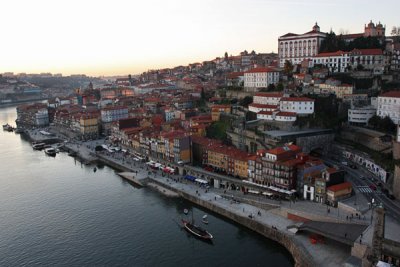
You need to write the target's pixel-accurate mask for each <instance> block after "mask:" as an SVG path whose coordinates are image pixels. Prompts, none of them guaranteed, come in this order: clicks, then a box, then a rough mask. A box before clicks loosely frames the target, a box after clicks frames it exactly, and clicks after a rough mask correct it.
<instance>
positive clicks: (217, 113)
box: [211, 105, 231, 121]
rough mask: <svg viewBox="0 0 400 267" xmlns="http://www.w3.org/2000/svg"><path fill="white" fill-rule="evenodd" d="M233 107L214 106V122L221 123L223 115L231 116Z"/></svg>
mask: <svg viewBox="0 0 400 267" xmlns="http://www.w3.org/2000/svg"><path fill="white" fill-rule="evenodd" d="M230 113H231V105H213V106H212V107H211V119H212V121H219V119H220V117H221V114H230Z"/></svg>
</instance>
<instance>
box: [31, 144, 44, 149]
mask: <svg viewBox="0 0 400 267" xmlns="http://www.w3.org/2000/svg"><path fill="white" fill-rule="evenodd" d="M45 145H46V144H45V143H36V144H32V147H33V149H35V150H42V149H43V148H44V146H45Z"/></svg>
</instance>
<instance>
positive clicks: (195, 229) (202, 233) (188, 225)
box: [182, 219, 213, 241]
mask: <svg viewBox="0 0 400 267" xmlns="http://www.w3.org/2000/svg"><path fill="white" fill-rule="evenodd" d="M182 223H183V227H184V228H185V230H186V231H188V232H189V233H191V234H192V235H194V236H195V237H198V238H200V239H202V240H206V241H212V239H213V236H212V234H210V233H209V232H207V230H205V229H203V228H201V227H200V226H197V225H195V224H194V221H193V220H192V221H191V222H189V221H187V220H184V219H182Z"/></svg>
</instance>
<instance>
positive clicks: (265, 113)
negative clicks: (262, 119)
mask: <svg viewBox="0 0 400 267" xmlns="http://www.w3.org/2000/svg"><path fill="white" fill-rule="evenodd" d="M272 113H273V112H272V111H266V110H263V111H260V112H258V113H257V114H261V115H272Z"/></svg>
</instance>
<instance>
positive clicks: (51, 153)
mask: <svg viewBox="0 0 400 267" xmlns="http://www.w3.org/2000/svg"><path fill="white" fill-rule="evenodd" d="M44 153H46V154H47V155H48V156H52V157H55V156H56V154H57V151H56V150H55V149H54V148H53V147H48V148H46V149H45V150H44Z"/></svg>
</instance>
